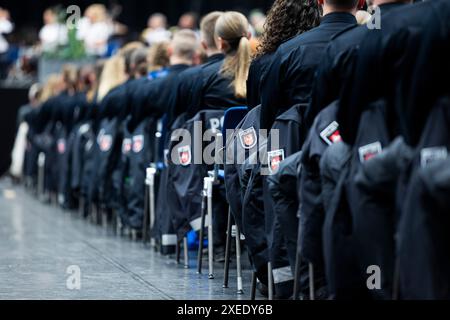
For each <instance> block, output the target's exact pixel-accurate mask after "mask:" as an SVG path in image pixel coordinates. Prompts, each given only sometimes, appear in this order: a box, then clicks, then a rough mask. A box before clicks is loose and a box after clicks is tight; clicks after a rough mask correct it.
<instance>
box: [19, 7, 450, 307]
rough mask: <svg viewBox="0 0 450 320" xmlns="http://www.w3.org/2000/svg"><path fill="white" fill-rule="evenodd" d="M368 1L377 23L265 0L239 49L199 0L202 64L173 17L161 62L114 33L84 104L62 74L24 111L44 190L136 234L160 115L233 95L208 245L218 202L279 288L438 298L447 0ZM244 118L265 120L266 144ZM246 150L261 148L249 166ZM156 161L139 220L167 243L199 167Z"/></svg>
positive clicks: (232, 29)
mask: <svg viewBox="0 0 450 320" xmlns="http://www.w3.org/2000/svg"><path fill="white" fill-rule="evenodd" d="M373 5H374V6H376V7H377V8H378V11H375V14H374V16H373V17H372V19H373V20H371V21H369V23H372V22H374V21H375V20H376V19H379V22H380V24H379V26H378V27H376V26H375V27H373V25H372V26H368V25H362V26H359V25H358V24H357V21H356V18H355V14H356V12H357V10H358V9H360V8H362V7H363V6H364V1H358V0H318V1H317V2H316V1H313V0H311V1H300V0H276V1H275V3H274V5H273V7H272V9H271V11H270V12H269V14H268V18H267V22H266V26H265V33H264V34H263V36H262V41H261V44H260V47H259V48H258V52H257V53H256V55H255V56H254V58H253V60H252V59H251V57H252V53H251V49H250V45H249V37H250V35H249V32H248V29H249V27H248V22H247V19H246V18H245V17H244V16H243V15H241V14H239V13H237V12H225V13H223V12H213V13H211V14H209V15H207V16H206V17H204V18H203V21H202V25H201V45H202V47H203V49H204V50H205V52H206V56H207V57H208V58H207V61H206V62H205V63H203V64H201V65H198V66H193V64H194V61H195V60H197V59H196V56H197V52H198V45H199V41H198V39H197V38H196V35H195V34H193V33H192V32H190V31H188V30H182V31H179V32H178V33H177V34H176V35H175V36H174V38H173V39H172V41H171V43H170V45H169V46H168V47H167V52H168V55H169V57H170V59H169V65H168V66H163V68H162V69H159V70H158V71H157V72H153V73H152V74H151V77H150V76H147V73H146V72H145V68H144V71H142V70H139V68H138V66H140V65H141V64H142V61H145V57H146V53H145V50H144V51H143V49H142V46H140V45H131V46H129V47H128V48H124V49H123V50H122V51H121V52H120V53H119V54H118V55H117V56H116V57H113V58H112V59H111V60H109V61H107V62H106V64H105V66H104V69H103V72H102V76H101V78H102V79H101V80H102V81H100V85H99V87H98V90H96V89H95V88H93V90H92V92H95V94H96V95H97V97H96V98H95V99H94V100H93V101H97V102H99V103H98V104H97V105H96V103H93V104H89V103H86V95H85V94H77V93H76V90H74V86H72V85H71V84H72V81H71V80H70V78H71V77H70V75H68V74H66V75H65V81H64V82H63V83H65V87H64V88H62V89H64V92H63V93H61V94H60V95H58V96H56V97H55V98H51V99H49V100H48V101H47V102H45V103H44V104H43V106H42V107H41V108H40V109H39V110H38V111H36V112H35V113H32V114H31V115H30V116H29V118H28V121H29V123H30V127H31V128H32V130H31V132H32V134H31V135H30V141H33V142H34V146H35V147H36V148H37V149H38V150H44V151H45V152H46V155H48V158H49V159H51V155H50V150H56V151H57V152H56V157H55V158H54V159H55V162H53V161H52V160H50V161H49V160H48V159H46V160H47V161H46V167H47V168H46V170H47V171H48V172H51V173H52V175H51V176H53V177H62V176H68V175H67V174H61V172H62V171H61V170H65V169H64V168H65V167H70V168H71V169H70V170H69V171H70V174H69V176H71V179H64V178H62V180H63V181H62V182H59V186H60V188H57V187H55V186H49V188H53V189H52V190H58V191H59V192H60V193H62V194H66V195H67V194H69V195H71V196H73V195H74V193H73V192H69V193H67V192H63V191H65V190H67V189H65V188H67V186H68V185H70V186H71V187H70V188H69V189H70V190H72V191H73V190H76V192H75V193H79V194H81V196H82V198H83V199H84V200H85V201H84V202H85V206H86V207H85V212H86V214H88V213H89V207H90V205H91V204H92V203H97V204H98V205H99V206H100V207H102V208H103V209H104V210H105V211H110V212H112V211H115V212H118V214H119V216H120V217H121V221H122V223H123V225H125V226H128V227H130V228H132V229H135V230H140V229H141V228H142V227H143V221H144V220H143V208H144V203H145V199H144V197H145V196H144V195H145V169H146V167H148V165H149V163H158V162H160V161H159V160H161V159H160V158H158V157H159V156H160V155H159V153H161V152H160V151H159V149H160V148H158V150H156V151H155V149H154V147H155V145H158V144H162V145H163V148H161V149H166V150H167V151H166V153H165V154H170V153H171V151H172V150H171V149H173V148H176V147H174V143H173V142H174V140H173V138H174V134H172V133H173V132H174V129H177V128H180V127H181V128H185V129H188V130H192V128H191V124H190V123H191V122H190V121H191V120H192V119H196V120H198V121H203V122H204V123H205V124H206V123H207V122H208V120H210V119H211V118H217V117H219V118H220V116H221V115H223V112H224V111H225V110H227V109H229V108H230V107H235V106H243V105H247V106H248V113H247V115H246V116H245V117H244V118H243V119H242V121H241V122H240V123H239V125H238V126H237V129H239V130H240V131H236V134H235V135H233V137H232V138H231V139H229V141H227V148H228V147H231V146H234V147H235V148H234V149H233V150H235V151H232V152H236V148H237V152H242V153H243V154H244V158H245V160H246V161H245V162H244V163H243V164H237V163H236V164H232V165H229V164H228V163H227V164H226V165H225V168H224V169H225V174H224V180H225V181H224V182H225V183H224V185H225V187H223V186H222V187H221V186H217V194H218V196H217V197H215V199H217V200H216V201H215V212H214V219H213V221H214V225H215V228H216V230H217V232H216V234H217V235H219V236H217V237H215V238H214V241H215V244H216V246H222V245H223V242H224V234H225V232H224V231H225V229H226V223H225V218H224V217H225V216H226V213H225V212H224V211H225V210H224V205H226V204H229V206H230V208H231V212H232V214H233V216H234V220H235V222H236V224H237V225H238V226H239V229H240V230H241V231H242V232H243V234H244V236H245V245H246V248H247V249H248V252H249V256H250V260H251V262H252V266H253V269H254V271H255V273H256V275H257V277H258V279H259V281H260V282H261V283H262V284H263V285H266V286H269V285H270V286H271V285H274V287H275V292H276V295H277V296H278V297H279V298H289V297H291V296H292V294H294V296H296V295H297V293H299V294H300V295H301V296H302V297H303V298H305V299H307V298H317V299H362V298H366V299H392V298H404V299H414V298H427V299H439V298H448V296H449V292H448V289H447V288H448V283H449V281H448V280H449V278H448V276H447V275H446V274H445V270H446V269H447V267H448V263H447V259H446V253H445V250H446V248H447V247H446V243H447V242H448V241H446V232H445V231H446V227H447V225H448V223H447V220H446V218H445V213H446V212H448V210H447V209H448V201H446V200H445V194H446V192H447V191H448V186H449V184H448V181H449V180H448V175H447V174H446V172H447V171H448V168H449V166H448V160H447V150H448V141H449V139H448V138H449V136H448V129H447V128H448V125H447V120H448V107H449V102H448V98H447V95H448V93H449V92H448V91H449V88H448V86H447V85H446V83H445V81H443V80H442V79H445V75H447V74H448V71H449V61H448V53H449V43H450V41H449V34H450V33H449V30H450V28H449V24H448V21H450V19H448V18H449V13H450V6H449V3H448V1H446V0H433V1H426V2H421V3H414V4H412V3H409V2H408V1H396V0H373ZM375 22H376V21H375ZM374 25H376V23H375V24H374ZM136 46H137V48H136ZM160 49H161V48H160ZM162 50H163V51H164V50H165V49H164V48H162ZM121 68H124V70H126V72H125V74H126V76H124V73H123V72H120V71H118V70H120V69H121ZM94 87H95V86H94ZM77 97H81V100H78V98H77ZM74 116H75V117H74ZM86 124H89V126H85V125H86ZM160 128H165V129H162V130H160ZM259 129H272V132H271V133H270V134H269V137H268V140H267V139H263V138H261V137H260V136H259V134H258V132H259ZM274 129H276V130H277V134H278V137H279V141H278V142H279V143H278V145H276V144H273V143H272V142H273V141H274V140H275V139H276V136H275V135H274V133H273V132H275V131H274ZM158 132H159V134H161V133H164V132H167V134H166V135H163V137H161V136H160V135H159V136H158V135H157V134H155V133H158ZM241 133H242V134H241ZM157 136H158V137H159V138H158V139H159V141H157V140H158V139H155V138H153V137H157ZM51 137H53V140H52V139H51ZM239 140H240V141H239ZM70 141H72V145H71V146H70V147H69V144H70ZM50 142H52V143H50ZM62 142H64V143H62ZM194 143H195V142H194ZM49 146H50V147H49ZM187 147H191V148H193V146H192V145H190V146H187ZM239 148H241V150H240V151H239ZM66 150H72V152H71V153H67V152H65V151H66ZM183 150H186V149H183ZM183 150H182V151H183ZM58 151H59V154H60V155H59V156H58ZM143 151H145V152H144V153H145V155H139V154H140V153H141V152H143ZM53 154H55V153H53ZM68 154H69V156H67V155H68ZM130 154H135V156H130ZM255 154H256V155H257V157H259V158H263V160H262V161H257V162H256V164H255V162H254V161H252V160H253V158H254V156H255ZM36 158H37V156H36V154H35V155H34V157H33V160H32V161H31V162H32V163H33V164H35V163H36ZM68 158H70V159H68ZM161 158H163V157H161ZM180 159H181V157H180ZM164 160H166V161H164ZM181 160H182V159H181ZM161 162H162V163H164V162H165V164H164V165H163V167H164V168H163V169H162V171H161V177H160V180H159V188H158V189H159V192H158V196H157V199H158V201H157V203H156V205H157V222H158V223H157V225H158V226H157V227H156V228H157V229H158V230H156V231H154V232H156V233H155V234H156V235H157V237H158V238H159V241H160V242H161V245H162V248H163V251H164V252H166V253H167V252H170V251H171V249H172V248H173V245H174V244H175V243H176V242H177V241H179V240H180V237H182V236H183V235H184V234H185V233H186V232H187V231H188V230H189V229H190V228H194V226H193V224H192V222H193V221H194V220H195V219H196V218H197V217H198V211H200V210H201V204H200V202H201V191H202V183H203V181H202V179H203V177H204V176H200V175H205V174H207V169H208V166H206V165H205V166H201V168H199V167H198V166H197V167H196V166H194V165H192V164H191V163H190V162H189V163H187V166H180V165H177V164H176V163H174V162H173V159H172V160H171V159H167V158H166V159H163V160H162V161H161ZM56 164H57V165H56ZM67 164H69V166H68V165H67ZM182 167H186V168H182ZM264 167H267V168H268V172H269V174H268V175H263V174H262V172H263V171H262V169H264ZM74 176H76V178H74ZM47 180H50V181H51V179H47ZM69 180H70V182H69ZM74 181H75V182H77V183H74ZM57 184H58V183H56V184H55V185H57ZM75 198H76V197H75ZM68 200H70V197H66V199H65V201H66V203H65V204H68V203H67V201H68ZM440 213H442V215H441V214H440ZM194 229H195V228H194ZM172 240H174V241H172ZM268 262H270V264H268ZM271 268H272V269H271ZM269 273H270V274H271V275H273V280H274V281H273V282H274V283H273V284H272V283H269V280H270V279H271V276H269Z"/></svg>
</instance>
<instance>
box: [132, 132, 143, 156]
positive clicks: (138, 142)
mask: <svg viewBox="0 0 450 320" xmlns="http://www.w3.org/2000/svg"><path fill="white" fill-rule="evenodd" d="M142 149H144V136H143V135H138V136H134V137H133V152H134V153H139V152H141V151H142Z"/></svg>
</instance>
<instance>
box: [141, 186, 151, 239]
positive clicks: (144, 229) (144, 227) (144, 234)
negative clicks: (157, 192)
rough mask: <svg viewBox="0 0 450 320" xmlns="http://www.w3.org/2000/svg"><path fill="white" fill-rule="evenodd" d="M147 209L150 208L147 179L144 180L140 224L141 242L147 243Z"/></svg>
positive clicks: (148, 214)
mask: <svg viewBox="0 0 450 320" xmlns="http://www.w3.org/2000/svg"><path fill="white" fill-rule="evenodd" d="M149 209H150V204H149V186H148V183H147V181H146V182H145V196H144V221H143V224H142V242H143V243H144V244H147V242H148V237H149V231H148V229H149V216H150V213H149Z"/></svg>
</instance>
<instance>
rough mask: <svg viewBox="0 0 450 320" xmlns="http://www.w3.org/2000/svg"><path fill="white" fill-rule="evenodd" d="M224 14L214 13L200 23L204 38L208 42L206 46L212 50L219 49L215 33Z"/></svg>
mask: <svg viewBox="0 0 450 320" xmlns="http://www.w3.org/2000/svg"><path fill="white" fill-rule="evenodd" d="M222 14H223V12H221V11H214V12H211V13H209V14H207V15H206V16H204V17H203V18H202V21H201V22H200V30H201V33H202V37H203V39H204V40H205V42H206V46H207V47H208V48H211V49H217V44H216V38H215V32H216V22H217V20H218V19H219V18H220V16H221V15H222Z"/></svg>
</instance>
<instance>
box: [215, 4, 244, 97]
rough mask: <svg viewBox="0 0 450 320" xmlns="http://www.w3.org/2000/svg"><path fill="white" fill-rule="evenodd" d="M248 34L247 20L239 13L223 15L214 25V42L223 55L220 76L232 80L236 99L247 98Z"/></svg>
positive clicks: (231, 12)
mask: <svg viewBox="0 0 450 320" xmlns="http://www.w3.org/2000/svg"><path fill="white" fill-rule="evenodd" d="M249 37H250V32H249V23H248V20H247V18H246V17H245V16H244V15H243V14H242V13H239V12H236V11H229V12H225V13H223V14H222V15H221V16H220V18H219V19H218V20H217V23H216V41H217V43H218V46H219V48H220V49H221V50H222V51H223V52H224V53H225V55H226V57H225V61H224V63H223V66H222V70H221V72H222V74H223V75H225V76H226V77H229V78H231V79H233V82H232V85H233V87H234V92H235V95H236V97H239V98H245V97H246V96H247V84H246V82H247V77H248V70H249V68H250V62H251V47H250V41H249Z"/></svg>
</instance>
